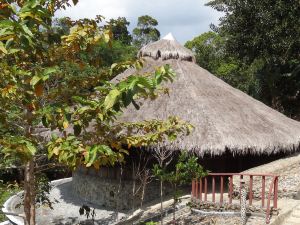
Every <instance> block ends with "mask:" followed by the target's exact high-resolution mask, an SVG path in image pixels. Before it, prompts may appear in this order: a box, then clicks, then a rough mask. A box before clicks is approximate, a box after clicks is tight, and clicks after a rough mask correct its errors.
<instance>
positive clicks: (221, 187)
mask: <svg viewBox="0 0 300 225" xmlns="http://www.w3.org/2000/svg"><path fill="white" fill-rule="evenodd" d="M223 183H224V177H223V176H221V184H220V203H221V205H222V204H223V193H224V190H223V186H224V185H223Z"/></svg>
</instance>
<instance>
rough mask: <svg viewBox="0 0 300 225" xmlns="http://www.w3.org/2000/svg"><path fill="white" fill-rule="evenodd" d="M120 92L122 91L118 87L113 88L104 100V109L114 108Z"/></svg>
mask: <svg viewBox="0 0 300 225" xmlns="http://www.w3.org/2000/svg"><path fill="white" fill-rule="evenodd" d="M120 94H121V92H120V91H119V90H117V89H113V90H111V91H110V92H109V93H108V95H107V96H106V98H105V100H104V109H105V110H108V109H110V108H112V107H113V106H114V105H115V103H116V101H117V98H118V97H119V95H120Z"/></svg>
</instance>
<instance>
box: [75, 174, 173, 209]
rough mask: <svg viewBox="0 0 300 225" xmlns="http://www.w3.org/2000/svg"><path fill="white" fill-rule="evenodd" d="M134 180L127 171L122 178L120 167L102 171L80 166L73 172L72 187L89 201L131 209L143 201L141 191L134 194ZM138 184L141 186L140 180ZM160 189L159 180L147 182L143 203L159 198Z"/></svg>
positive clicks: (166, 191)
mask: <svg viewBox="0 0 300 225" xmlns="http://www.w3.org/2000/svg"><path fill="white" fill-rule="evenodd" d="M120 180H121V183H120ZM133 182H134V181H133V179H131V176H130V173H127V174H126V172H125V173H124V174H123V176H122V179H120V169H119V168H101V169H100V171H95V170H93V169H89V170H87V169H83V168H80V169H78V170H76V171H75V172H74V173H73V181H72V188H73V192H74V193H75V194H76V195H77V196H79V197H81V198H82V199H84V200H85V201H87V202H90V203H93V204H96V205H98V206H101V207H106V208H113V209H119V210H129V209H132V208H133V206H134V207H135V208H136V207H138V206H140V202H141V200H140V199H141V192H139V193H138V194H137V195H135V196H134V197H133V195H132V190H133ZM136 186H137V187H138V186H139V183H138V182H137V183H136ZM119 188H120V189H119ZM118 190H119V194H118ZM159 190H160V188H159V183H158V182H155V181H154V182H151V183H150V184H147V186H146V190H145V195H144V201H143V203H146V202H149V201H152V200H157V199H159V193H160V192H159ZM168 190H169V189H168V188H166V189H165V190H164V192H165V194H166V195H167V194H169V192H168Z"/></svg>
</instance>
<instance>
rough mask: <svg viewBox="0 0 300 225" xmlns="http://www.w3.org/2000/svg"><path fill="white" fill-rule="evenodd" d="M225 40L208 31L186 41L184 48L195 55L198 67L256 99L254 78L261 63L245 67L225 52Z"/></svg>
mask: <svg viewBox="0 0 300 225" xmlns="http://www.w3.org/2000/svg"><path fill="white" fill-rule="evenodd" d="M225 40H226V37H223V36H221V35H220V34H218V33H216V32H213V31H209V32H205V33H203V34H201V35H199V36H198V37H195V38H194V39H193V40H191V41H187V42H186V44H185V46H186V47H187V48H189V49H191V50H192V51H193V52H194V53H195V56H196V61H197V64H198V65H200V66H201V67H203V68H204V69H207V70H208V71H210V72H211V73H213V74H214V75H216V76H218V77H219V78H221V79H222V80H224V81H225V82H227V83H228V84H230V85H232V86H233V87H235V88H238V89H240V90H242V91H244V92H246V93H248V94H250V95H252V96H253V97H257V96H258V91H259V88H258V79H257V77H256V76H257V71H259V70H260V69H261V63H259V62H257V61H255V62H254V63H252V64H251V65H247V64H245V63H243V62H242V61H241V60H239V59H237V58H236V57H234V56H231V55H228V54H227V52H226V51H225V43H226V41H225Z"/></svg>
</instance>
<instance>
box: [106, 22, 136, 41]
mask: <svg viewBox="0 0 300 225" xmlns="http://www.w3.org/2000/svg"><path fill="white" fill-rule="evenodd" d="M129 24H130V23H129V22H128V21H127V19H126V18H125V17H118V18H117V19H110V20H109V21H108V23H107V25H106V26H107V27H108V28H109V29H110V30H111V32H112V33H113V39H114V40H116V41H120V42H121V43H122V44H124V45H130V44H131V41H132V37H131V35H130V33H129V31H128V26H129Z"/></svg>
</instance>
